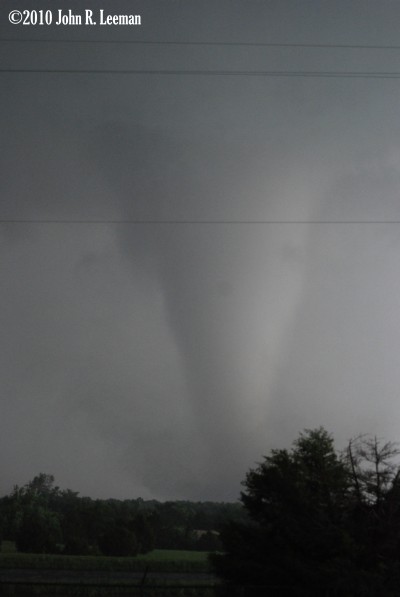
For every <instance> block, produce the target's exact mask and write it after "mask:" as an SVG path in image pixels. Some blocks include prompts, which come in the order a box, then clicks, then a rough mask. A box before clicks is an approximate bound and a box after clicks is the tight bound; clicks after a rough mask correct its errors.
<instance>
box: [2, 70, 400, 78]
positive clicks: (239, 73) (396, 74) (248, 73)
mask: <svg viewBox="0 0 400 597" xmlns="http://www.w3.org/2000/svg"><path fill="white" fill-rule="evenodd" d="M0 73H16V74H18V73H20V74H27V73H33V74H40V73H44V74H84V75H96V74H99V75H153V76H154V75H155V76H192V77H193V76H214V77H215V76H219V77H224V76H230V77H305V78H332V79H334V78H346V79H399V78H400V71H389V72H383V71H382V72H379V71H376V72H368V71H366V72H363V71H348V72H346V71H285V70H282V71H263V70H259V71H252V70H181V69H174V70H158V69H154V70H153V69H118V70H115V69H96V70H93V69H52V68H0Z"/></svg>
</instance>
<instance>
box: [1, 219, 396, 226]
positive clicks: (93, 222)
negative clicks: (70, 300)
mask: <svg viewBox="0 0 400 597" xmlns="http://www.w3.org/2000/svg"><path fill="white" fill-rule="evenodd" d="M0 224H68V225H70V224H80V225H82V224H90V225H156V224H162V225H207V226H208V225H221V224H222V225H227V224H228V225H255V224H259V225H271V224H279V225H282V224H284V225H285V224H289V225H293V224H295V225H298V224H312V225H324V224H328V225H339V224H340V225H344V224H349V225H358V224H363V225H375V224H383V225H393V224H395V225H398V224H400V220H67V219H66V220H58V219H54V220H50V219H49V220H44V219H42V220H29V219H0Z"/></svg>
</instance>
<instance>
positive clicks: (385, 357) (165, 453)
mask: <svg viewBox="0 0 400 597" xmlns="http://www.w3.org/2000/svg"><path fill="white" fill-rule="evenodd" d="M75 4H76V6H78V7H79V3H75ZM383 5H384V8H379V7H378V5H377V4H375V3H369V2H363V3H357V2H354V3H352V4H351V9H350V8H349V4H348V3H335V6H334V7H333V4H331V3H329V4H328V3H322V2H315V3H308V4H307V7H306V6H305V5H304V4H303V3H297V2H268V3H261V2H260V3H259V2H254V3H250V4H249V3H244V2H229V3H225V2H221V3H220V4H219V3H217V6H214V5H211V4H210V5H209V6H208V9H207V10H206V9H205V8H204V7H205V6H206V5H204V4H202V5H201V6H200V4H199V3H194V2H187V3H180V2H176V3H175V2H171V3H168V4H167V3H156V2H154V3H151V4H149V3H146V4H143V5H142V6H141V7H140V9H141V10H142V9H143V14H145V15H146V23H150V24H149V25H147V24H146V27H148V29H145V28H142V29H141V31H140V32H138V33H137V35H142V36H143V38H144V39H145V38H147V39H150V38H154V39H155V38H160V39H161V38H162V39H173V38H176V39H178V38H179V39H190V38H192V39H199V40H201V39H210V40H218V41H220V40H222V39H224V40H227V41H235V40H247V41H248V40H252V39H254V40H256V41H265V40H266V39H268V40H269V39H271V40H274V41H293V40H294V41H300V42H301V41H303V42H304V41H305V42H315V43H324V42H325V43H334V42H339V43H340V42H342V43H357V42H358V43H371V44H372V43H396V35H397V34H396V27H395V25H394V22H395V20H396V17H397V16H399V15H398V14H397V13H398V12H399V11H398V8H397V7H396V6H394V5H393V4H392V3H383ZM383 5H382V6H383ZM88 6H89V5H88ZM115 6H118V7H120V8H121V10H122V9H123V8H125V9H126V7H127V6H128V5H127V4H125V3H116V4H115ZM138 6H139V4H138ZM166 6H168V9H167V8H166ZM389 9H390V10H389ZM113 10H115V11H116V10H117V9H116V8H113ZM372 24H373V27H374V28H372ZM50 33H51V35H55V34H56V33H57V34H58V32H54V31H51V32H50ZM50 33H49V32H47V34H48V35H50ZM62 33H63V35H65V34H66V32H65V31H63V32H62ZM19 34H21V33H20V32H19ZM81 34H82V32H81ZM102 34H103V33H102ZM395 34H396V35H395ZM14 35H16V33H14ZM74 35H76V32H74ZM82 35H83V34H82ZM91 35H93V34H91ZM103 35H107V36H109V35H111V33H109V32H105V33H104V34H103ZM112 35H116V33H115V32H114V33H113V34H112ZM391 36H392V37H391ZM35 48H36V49H35ZM9 49H10V48H9ZM51 49H52V51H51V53H50V52H49V48H47V50H45V49H44V48H43V47H40V46H39V47H37V46H35V47H33V46H32V51H31V52H30V53H29V55H27V52H26V51H22V49H21V48H19V47H16V48H15V50H14V49H12V51H10V53H9V55H8V56H7V57H5V58H6V59H7V60H8V63H7V64H9V63H10V62H11V63H13V64H17V65H21V64H28V65H31V66H34V65H35V64H36V65H38V64H39V65H43V64H44V63H45V62H46V65H49V66H52V65H60V64H62V65H63V66H65V65H70V64H73V65H75V66H77V67H79V68H85V67H87V65H93V66H94V67H96V68H135V67H137V68H138V67H143V68H156V67H159V68H171V67H181V68H193V67H195V68H235V69H240V68H249V69H257V68H262V69H265V68H267V67H268V68H277V69H281V68H290V70H292V69H295V68H310V69H329V68H332V69H334V70H342V69H344V68H345V66H346V67H347V68H349V69H358V68H359V69H360V70H369V69H371V70H373V69H379V68H382V70H390V69H395V68H396V58H395V55H394V54H385V55H383V54H382V53H379V52H378V53H377V52H375V53H373V54H372V53H368V52H367V53H366V52H360V51H357V52H355V53H352V54H351V55H350V54H349V53H348V52H347V53H346V52H345V51H344V50H340V51H337V52H336V53H332V52H329V51H327V50H325V51H323V50H321V51H319V52H318V53H315V52H313V51H311V50H304V51H300V50H296V51H293V50H284V51H277V50H274V51H269V52H268V54H266V53H265V52H266V51H265V50H262V51H261V50H260V49H253V50H250V49H249V48H246V49H245V50H240V51H239V50H238V49H237V48H232V49H229V48H221V49H219V50H217V49H216V48H212V49H210V48H203V47H200V48H186V49H185V50H183V49H182V48H179V49H178V48H175V47H170V48H169V49H165V48H164V49H162V50H161V49H160V48H156V47H155V48H153V47H151V48H150V47H147V48H146V47H144V48H139V47H138V46H134V47H133V50H132V47H126V46H123V47H113V46H110V45H107V46H101V47H96V48H95V49H94V46H85V50H84V51H83V50H82V47H80V48H79V47H75V46H71V47H70V50H69V51H68V52H67V51H66V50H65V47H64V48H63V47H61V46H51ZM266 56H267V57H266ZM5 58H3V60H4V59H5ZM13 61H14V62H13ZM266 61H267V63H266ZM266 64H267V66H266ZM288 64H289V65H290V67H288ZM5 80H6V82H7V86H6V87H5V91H4V95H3V97H4V110H3V112H2V147H3V152H4V155H3V160H2V164H1V168H2V170H1V178H0V180H1V183H0V184H1V212H2V216H3V217H6V218H28V219H30V218H34V219H37V218H38V219H40V218H45V219H47V218H49V219H52V218H55V219H59V218H61V219H63V218H65V219H85V220H87V219H89V220H90V219H94V220H98V219H105V220H107V219H111V220H115V219H116V220H137V219H145V220H170V221H171V220H238V221H240V220H292V221H293V220H302V221H304V222H307V221H313V220H349V219H354V220H369V221H373V220H391V219H397V220H398V219H400V217H399V216H400V214H399V209H400V208H399V201H398V187H399V182H400V180H399V178H400V166H399V164H400V152H399V148H398V137H399V130H398V129H399V126H400V125H399V122H400V120H399V118H398V105H399V99H400V98H399V93H400V92H399V89H400V88H399V86H398V83H397V81H390V80H389V81H383V80H379V81H368V80H366V81H363V80H348V79H346V80H341V79H335V80H325V79H318V80H314V79H296V80H294V79H291V80H287V79H278V80H276V79H252V78H251V79H248V78H239V77H236V78H235V77H233V78H229V77H227V78H201V77H198V78H188V77H166V78H159V77H118V78H113V77H104V76H97V75H96V76H94V77H82V76H72V77H64V76H58V75H54V76H53V75H51V76H48V75H45V76H42V75H28V76H26V78H25V77H24V78H22V77H20V76H14V75H7V76H5ZM0 242H1V245H0V246H1V304H2V307H1V329H2V345H3V350H2V359H1V376H2V381H3V387H4V399H3V400H2V415H1V416H2V421H3V425H4V427H3V430H2V435H1V441H2V442H4V446H6V447H7V450H5V449H4V450H2V451H1V454H3V456H2V458H1V464H2V469H3V471H4V474H3V480H4V487H3V490H4V491H6V490H9V489H10V488H11V486H12V484H13V483H15V482H19V483H23V482H25V481H27V480H28V479H29V478H30V477H32V476H33V475H34V474H36V473H37V472H39V471H40V470H43V471H45V472H50V473H53V474H55V476H56V479H57V482H58V483H59V484H60V485H61V486H66V487H71V488H72V489H76V490H79V491H81V492H83V493H88V494H91V495H93V496H103V497H109V496H110V495H112V496H115V497H130V496H136V495H142V496H143V497H148V496H155V497H159V498H168V497H179V498H193V499H203V498H217V499H227V498H234V497H236V496H237V494H238V492H239V489H240V486H239V482H240V480H241V479H242V478H243V475H244V473H245V471H246V469H247V468H248V467H249V466H251V465H252V464H253V463H254V462H255V461H257V460H258V459H259V458H260V456H261V454H262V453H265V452H266V451H267V449H268V448H269V447H271V446H273V445H276V444H277V443H279V444H280V445H287V444H288V443H289V442H290V441H291V440H292V439H293V437H294V436H295V435H296V434H297V432H298V431H299V430H300V429H302V428H303V427H312V426H314V425H319V424H323V425H325V426H326V427H327V428H328V429H329V430H332V431H333V432H335V434H336V435H338V437H339V439H340V441H342V442H343V441H345V440H346V438H347V437H349V436H350V435H352V434H353V433H359V432H362V431H372V432H377V433H381V434H382V435H387V436H388V437H389V439H392V438H393V439H397V438H396V425H397V417H396V387H397V386H398V375H397V371H398V370H399V368H398V363H397V359H396V356H395V355H396V354H399V350H398V337H399V334H398V321H397V320H398V317H397V311H398V304H397V303H398V301H397V296H398V287H397V286H398V283H397V280H398V276H397V261H398V259H397V255H398V251H399V241H398V235H397V229H396V228H395V227H387V226H384V225H381V226H375V227H374V226H369V227H366V226H361V225H358V226H356V225H345V226H333V225H326V226H316V225H312V224H302V225H295V224H290V225H288V224H287V225H282V224H281V225H259V224H253V225H250V224H237V225H228V224H219V225H216V224H203V225H179V224H155V225H127V224H120V225H94V224H91V225H79V226H78V225H75V226H74V225H62V226H61V225H58V226H48V225H35V226H29V225H18V226H16V225H11V224H10V225H2V226H1V230H0ZM10 453H12V454H13V458H12V463H10V459H9V457H8V456H6V455H7V454H10Z"/></svg>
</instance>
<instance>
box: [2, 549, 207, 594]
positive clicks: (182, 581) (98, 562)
mask: <svg viewBox="0 0 400 597" xmlns="http://www.w3.org/2000/svg"><path fill="white" fill-rule="evenodd" d="M23 569H25V572H26V571H27V570H31V571H35V572H34V577H35V579H36V577H37V579H41V578H42V575H43V574H45V575H46V576H45V577H44V578H47V580H48V579H49V578H50V579H51V578H52V577H54V579H53V580H56V583H53V585H52V586H51V583H50V584H49V583H48V582H47V580H46V581H45V582H42V580H39V582H36V580H37V579H36V580H35V583H34V584H29V583H22V584H21V582H20V581H21V579H24V576H25V575H24V574H23ZM7 570H9V571H10V572H9V573H8V572H7ZM13 570H14V572H13V578H15V579H16V581H15V582H14V581H12V582H9V581H8V582H7V583H6V584H4V583H3V584H2V586H0V589H1V594H2V595H4V596H7V597H8V596H10V597H11V596H13V597H24V596H25V595H26V596H28V595H29V596H30V595H32V596H33V595H41V596H46V597H50V596H51V597H58V596H60V597H61V596H64V595H65V596H66V597H74V596H76V597H80V596H83V595H84V596H85V597H97V596H99V597H102V596H104V597H105V596H107V597H111V596H114V595H115V596H116V597H117V596H122V595H130V596H132V597H133V596H134V595H141V596H143V597H163V596H165V597H172V596H176V597H214V589H212V588H211V587H210V582H211V584H213V582H212V580H211V581H210V577H207V576H206V577H205V578H204V577H203V580H202V577H201V575H202V574H203V573H206V574H207V573H209V572H210V565H209V563H208V554H207V553H206V552H200V551H197V552H196V551H183V550H161V549H157V550H154V551H152V552H149V553H148V554H144V555H138V556H136V557H134V558H112V557H103V556H63V555H52V554H28V553H18V552H16V550H15V546H14V544H13V543H11V542H3V545H2V550H1V552H0V578H1V575H2V574H5V575H7V574H10V573H11V572H12V571H13ZM16 570H21V572H20V573H19V572H18V573H16V572H15V571H16ZM41 570H42V571H43V572H42V573H41ZM145 570H147V571H148V573H160V574H166V576H164V577H159V578H158V577H157V575H156V577H155V578H152V579H151V578H150V577H148V580H146V586H143V587H142V588H138V587H137V588H134V587H133V585H132V583H134V584H136V585H137V583H138V582H140V578H141V577H139V580H133V578H134V577H129V575H126V573H129V572H132V573H140V574H141V575H142V574H144V571H145ZM1 571H3V572H1ZM51 571H53V572H51ZM63 571H65V572H63ZM90 571H91V572H90ZM100 571H101V572H103V573H104V572H107V573H110V575H109V577H107V585H105V586H100V585H98V586H96V587H94V586H92V587H90V586H89V585H87V584H86V581H85V580H84V579H85V578H86V577H87V574H90V573H91V574H92V575H93V573H96V574H97V576H98V577H99V578H101V576H99V574H100ZM80 573H81V575H80ZM112 573H116V574H115V575H113V574H112ZM117 573H125V575H124V579H125V577H126V578H127V579H129V578H131V581H130V582H129V580H128V581H127V582H128V584H130V587H128V586H127V587H126V588H124V587H123V586H122V585H121V581H118V580H117V579H118V576H117ZM169 573H171V577H170V578H169V577H168V576H169ZM180 574H182V577H181V578H180V577H179V575H180ZM185 574H189V577H185ZM196 574H199V576H198V577H196ZM30 575H32V573H30ZM71 575H72V576H71ZM92 578H93V576H92ZM211 579H212V577H211ZM71 581H73V582H71ZM122 582H123V583H124V582H125V580H123V581H122ZM117 584H119V587H117ZM154 584H156V585H158V587H153V586H152V585H154ZM194 585H196V586H194ZM202 585H203V587H202ZM207 587H210V588H207Z"/></svg>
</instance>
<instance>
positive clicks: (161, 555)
mask: <svg viewBox="0 0 400 597" xmlns="http://www.w3.org/2000/svg"><path fill="white" fill-rule="evenodd" d="M136 559H137V560H142V561H145V562H153V561H160V562H161V561H162V562H171V561H174V562H203V563H204V562H207V559H208V553H207V552H206V551H185V550H182V549H154V550H153V551H150V552H149V553H146V554H141V555H138V556H136Z"/></svg>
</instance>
